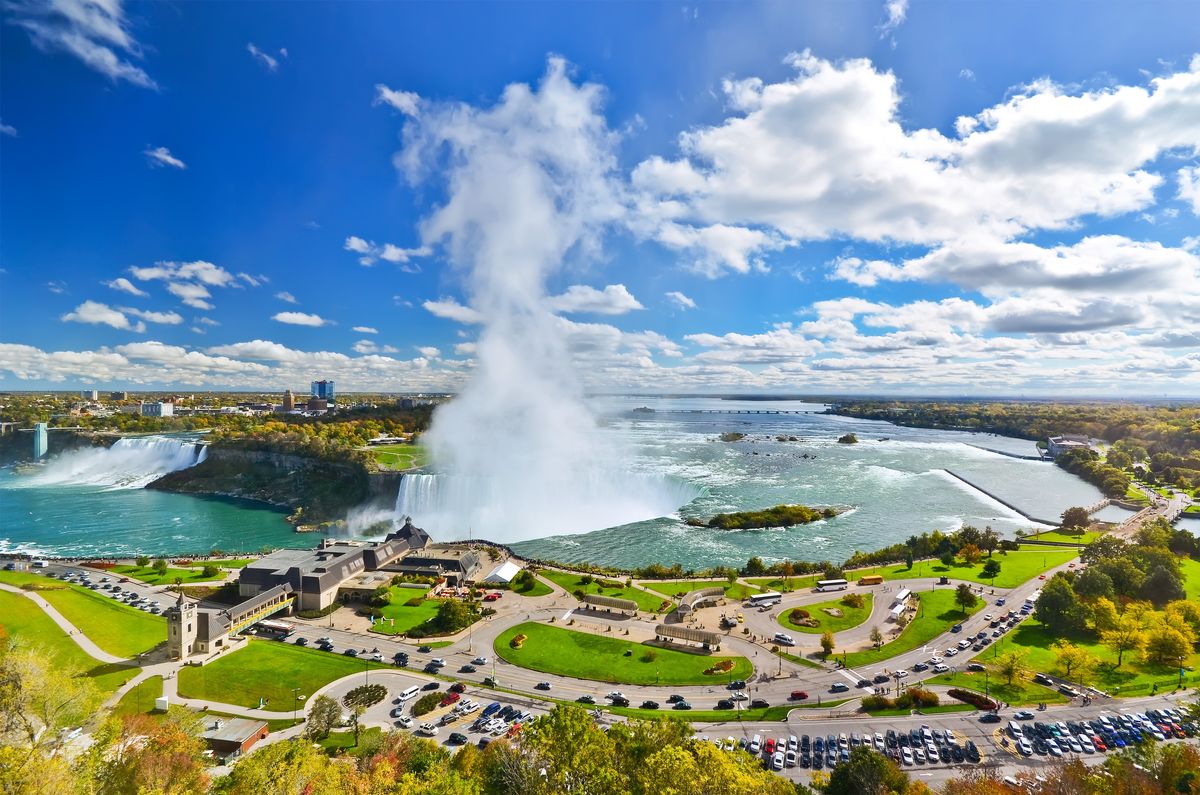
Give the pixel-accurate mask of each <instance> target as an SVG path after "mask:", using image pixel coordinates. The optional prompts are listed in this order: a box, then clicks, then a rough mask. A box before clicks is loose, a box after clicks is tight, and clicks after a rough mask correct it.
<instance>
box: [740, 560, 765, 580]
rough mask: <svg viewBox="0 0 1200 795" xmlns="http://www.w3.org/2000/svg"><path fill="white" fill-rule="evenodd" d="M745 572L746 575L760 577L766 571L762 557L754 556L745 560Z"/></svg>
mask: <svg viewBox="0 0 1200 795" xmlns="http://www.w3.org/2000/svg"><path fill="white" fill-rule="evenodd" d="M745 572H746V576H747V577H761V576H763V575H764V574H766V573H767V566H766V564H765V563H763V562H762V558H760V557H757V556H755V557H753V558H750V560H748V561H746V568H745Z"/></svg>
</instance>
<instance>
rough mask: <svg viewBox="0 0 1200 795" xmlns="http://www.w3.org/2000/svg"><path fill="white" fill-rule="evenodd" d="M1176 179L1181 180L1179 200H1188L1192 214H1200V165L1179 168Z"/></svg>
mask: <svg viewBox="0 0 1200 795" xmlns="http://www.w3.org/2000/svg"><path fill="white" fill-rule="evenodd" d="M1176 179H1177V180H1178V182H1179V200H1180V201H1184V202H1187V203H1188V204H1189V205H1190V206H1191V208H1192V214H1194V215H1198V216H1200V166H1194V167H1192V168H1181V169H1179V173H1178V174H1177V175H1176Z"/></svg>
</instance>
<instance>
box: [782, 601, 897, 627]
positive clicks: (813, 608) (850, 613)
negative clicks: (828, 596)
mask: <svg viewBox="0 0 1200 795" xmlns="http://www.w3.org/2000/svg"><path fill="white" fill-rule="evenodd" d="M862 597H863V606H862V607H848V606H847V605H844V604H842V600H841V598H838V599H832V600H830V601H828V602H818V603H817V604H815V605H807V606H805V607H794V608H792V609H791V610H788V611H787V612H786V613H784V614H783V615H781V616H780V617H779V623H780V624H783V625H784V626H785V627H787V628H788V629H794V630H796V631H797V632H807V633H809V634H810V635H820V634H822V633H825V632H834V633H837V632H841V631H842V630H844V629H850V628H851V627H857V626H858V625H859V624H861V623H862V622H864V621H866V620H867V619H868V618H870V617H871V605H872V604H873V603H874V601H875V599H874V596H873V595H872V594H869V593H867V594H862ZM825 608H829V609H831V610H840V611H842V615H841V616H838V617H834V616H831V615H829V614H828V613H826V612H825ZM797 610H805V611H807V612H808V614H809V618H811V619H812V620H814V621H816V622H817V626H815V627H806V626H803V625H801V624H793V623H792V614H793V613H795V612H796V611H797ZM797 618H799V617H797Z"/></svg>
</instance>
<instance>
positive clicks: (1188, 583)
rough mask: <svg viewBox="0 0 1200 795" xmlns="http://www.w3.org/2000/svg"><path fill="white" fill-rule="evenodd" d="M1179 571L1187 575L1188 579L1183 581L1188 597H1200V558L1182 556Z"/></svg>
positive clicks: (1193, 598)
mask: <svg viewBox="0 0 1200 795" xmlns="http://www.w3.org/2000/svg"><path fill="white" fill-rule="evenodd" d="M1179 571H1180V573H1182V574H1184V575H1186V579H1184V581H1183V590H1184V591H1186V592H1187V598H1188V599H1192V600H1197V599H1200V560H1192V559H1191V558H1180V559H1179Z"/></svg>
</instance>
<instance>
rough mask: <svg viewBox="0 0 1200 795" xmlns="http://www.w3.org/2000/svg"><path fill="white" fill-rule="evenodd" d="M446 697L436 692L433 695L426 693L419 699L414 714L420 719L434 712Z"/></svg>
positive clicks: (414, 706)
mask: <svg viewBox="0 0 1200 795" xmlns="http://www.w3.org/2000/svg"><path fill="white" fill-rule="evenodd" d="M444 697H445V696H444V694H443V693H440V692H438V691H436V690H435V691H433V692H432V693H426V694H425V695H423V696H421V697H420V698H418V699H417V703H415V704H413V708H412V714H413V715H416V716H418V717H420V716H421V715H424V714H425V713H427V712H431V711H433V710H434V709H436V708H437V706H438V704H441V703H442V699H443V698H444Z"/></svg>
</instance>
